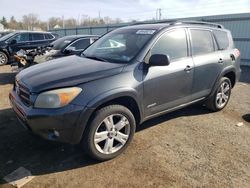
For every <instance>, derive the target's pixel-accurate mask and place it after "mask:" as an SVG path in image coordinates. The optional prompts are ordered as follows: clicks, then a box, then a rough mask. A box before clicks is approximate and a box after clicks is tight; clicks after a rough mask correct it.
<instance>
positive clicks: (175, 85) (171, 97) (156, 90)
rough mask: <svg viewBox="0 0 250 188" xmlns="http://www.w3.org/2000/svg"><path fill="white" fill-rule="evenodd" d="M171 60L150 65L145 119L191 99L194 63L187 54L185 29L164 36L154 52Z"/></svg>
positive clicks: (146, 83)
mask: <svg viewBox="0 0 250 188" xmlns="http://www.w3.org/2000/svg"><path fill="white" fill-rule="evenodd" d="M153 54H164V55H168V56H169V57H170V64H169V65H168V66H151V67H149V68H148V71H147V72H146V73H145V76H144V93H143V95H144V99H143V101H144V110H145V114H146V116H151V115H153V114H157V113H161V112H163V111H166V110H168V109H171V108H174V107H176V106H179V105H182V104H185V103H187V102H189V101H190V100H191V91H192V83H193V73H194V70H193V61H192V57H190V56H189V55H188V43H187V37H186V30H185V29H174V30H171V31H167V32H166V33H164V34H163V35H162V36H160V38H159V39H158V40H157V42H156V43H155V44H154V45H153V47H152V49H151V55H153Z"/></svg>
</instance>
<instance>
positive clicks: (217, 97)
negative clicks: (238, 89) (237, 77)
mask: <svg viewBox="0 0 250 188" xmlns="http://www.w3.org/2000/svg"><path fill="white" fill-rule="evenodd" d="M231 89H232V84H231V81H230V79H229V78H227V77H222V78H221V79H220V82H219V85H218V88H217V89H216V92H215V93H214V95H213V96H212V97H210V98H209V99H208V100H207V101H206V106H207V108H208V109H210V110H212V111H214V112H217V111H220V110H222V109H223V108H225V107H226V105H227V103H228V101H229V99H230V96H231Z"/></svg>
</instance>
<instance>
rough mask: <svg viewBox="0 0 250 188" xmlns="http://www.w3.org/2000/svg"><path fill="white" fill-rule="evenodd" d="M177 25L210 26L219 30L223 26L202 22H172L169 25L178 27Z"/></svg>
mask: <svg viewBox="0 0 250 188" xmlns="http://www.w3.org/2000/svg"><path fill="white" fill-rule="evenodd" d="M178 24H197V25H208V26H212V27H217V28H221V29H223V28H224V26H223V25H221V24H217V23H211V22H203V21H185V20H184V21H181V20H180V21H174V22H172V23H170V25H178Z"/></svg>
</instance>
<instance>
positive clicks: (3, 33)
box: [0, 31, 12, 38]
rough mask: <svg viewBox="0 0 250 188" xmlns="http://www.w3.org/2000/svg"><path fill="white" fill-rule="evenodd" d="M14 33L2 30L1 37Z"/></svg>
mask: <svg viewBox="0 0 250 188" xmlns="http://www.w3.org/2000/svg"><path fill="white" fill-rule="evenodd" d="M10 33H12V32H11V31H3V32H0V38H1V37H3V36H4V35H8V34H10Z"/></svg>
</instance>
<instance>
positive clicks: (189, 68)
mask: <svg viewBox="0 0 250 188" xmlns="http://www.w3.org/2000/svg"><path fill="white" fill-rule="evenodd" d="M191 70H192V67H191V66H189V65H187V66H186V68H185V69H184V71H186V72H189V71H191Z"/></svg>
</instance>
